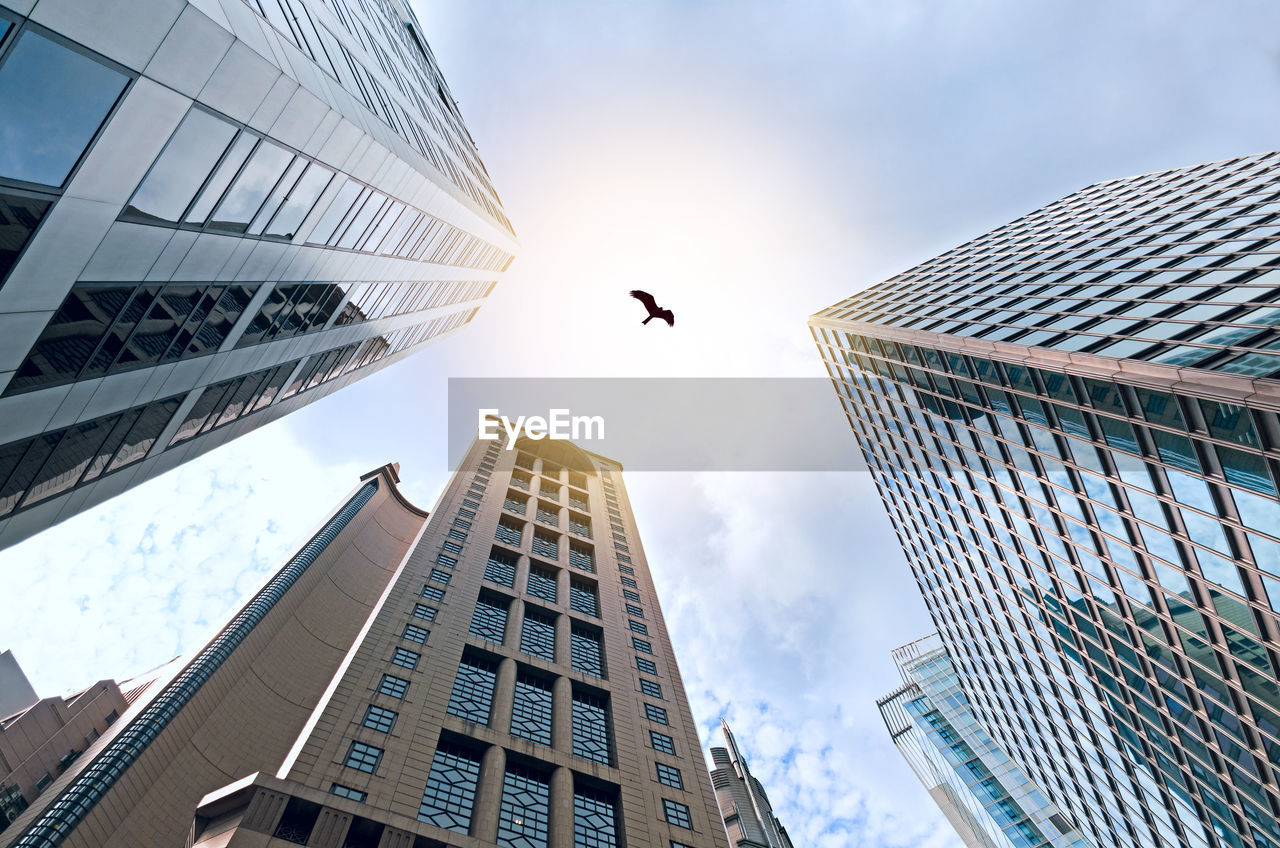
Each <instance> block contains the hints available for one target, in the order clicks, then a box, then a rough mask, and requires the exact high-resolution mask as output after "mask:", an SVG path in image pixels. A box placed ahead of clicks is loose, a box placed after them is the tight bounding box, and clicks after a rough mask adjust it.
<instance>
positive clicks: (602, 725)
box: [573, 693, 610, 765]
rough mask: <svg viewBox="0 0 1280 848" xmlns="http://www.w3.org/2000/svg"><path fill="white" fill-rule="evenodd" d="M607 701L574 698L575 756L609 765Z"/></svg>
mask: <svg viewBox="0 0 1280 848" xmlns="http://www.w3.org/2000/svg"><path fill="white" fill-rule="evenodd" d="M606 704H607V701H605V700H604V699H603V698H599V697H596V696H593V695H587V694H579V693H574V696H573V755H574V756H575V757H582V758H583V759H586V760H592V761H593V762H597V763H603V764H604V765H609V763H610V757H609V711H608V707H607V706H606Z"/></svg>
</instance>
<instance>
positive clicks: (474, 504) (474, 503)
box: [462, 498, 480, 509]
mask: <svg viewBox="0 0 1280 848" xmlns="http://www.w3.org/2000/svg"><path fill="white" fill-rule="evenodd" d="M462 503H463V504H464V505H465V506H469V507H471V508H472V509H479V508H480V502H479V501H469V500H467V499H466V498H463V499H462Z"/></svg>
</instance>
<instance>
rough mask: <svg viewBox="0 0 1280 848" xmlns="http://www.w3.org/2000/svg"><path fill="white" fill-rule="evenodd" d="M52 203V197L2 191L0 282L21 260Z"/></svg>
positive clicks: (0, 198) (0, 204)
mask: <svg viewBox="0 0 1280 848" xmlns="http://www.w3.org/2000/svg"><path fill="white" fill-rule="evenodd" d="M52 205H53V201H52V200H51V199H49V198H44V197H37V196H35V195H28V194H24V193H22V192H17V191H12V190H9V191H0V281H2V280H4V278H5V277H6V276H7V275H8V274H9V270H10V269H11V268H13V266H14V264H15V263H16V262H17V261H18V254H19V253H21V252H22V248H23V247H25V246H26V244H27V241H28V240H29V239H30V238H31V236H32V234H33V233H34V232H35V231H36V227H37V226H39V224H40V222H41V221H42V220H44V216H45V213H47V212H48V211H49V207H50V206H52Z"/></svg>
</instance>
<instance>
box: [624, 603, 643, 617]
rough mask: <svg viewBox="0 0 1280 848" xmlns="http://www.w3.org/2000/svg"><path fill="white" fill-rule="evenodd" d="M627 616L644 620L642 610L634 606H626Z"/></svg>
mask: <svg viewBox="0 0 1280 848" xmlns="http://www.w3.org/2000/svg"><path fill="white" fill-rule="evenodd" d="M627 615H634V616H635V617H636V618H644V610H643V609H641V608H640V607H638V606H636V605H635V604H627Z"/></svg>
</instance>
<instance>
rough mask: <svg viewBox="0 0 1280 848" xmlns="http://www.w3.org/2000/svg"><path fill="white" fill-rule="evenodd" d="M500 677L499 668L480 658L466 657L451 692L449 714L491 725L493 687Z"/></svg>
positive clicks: (464, 719)
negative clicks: (468, 658) (483, 661)
mask: <svg viewBox="0 0 1280 848" xmlns="http://www.w3.org/2000/svg"><path fill="white" fill-rule="evenodd" d="M497 678H498V672H497V669H495V668H493V667H492V666H491V665H489V664H487V663H482V662H481V661H478V660H471V661H468V660H466V659H464V660H463V661H462V662H461V663H459V664H458V676H457V677H455V678H454V681H453V691H452V692H451V693H450V694H449V707H448V709H447V710H446V711H447V712H448V713H449V715H451V716H456V717H457V718H460V719H462V720H463V721H469V722H473V723H475V724H482V725H484V726H486V727H488V725H489V714H490V712H491V710H492V709H493V687H494V684H495V682H496V681H497Z"/></svg>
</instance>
